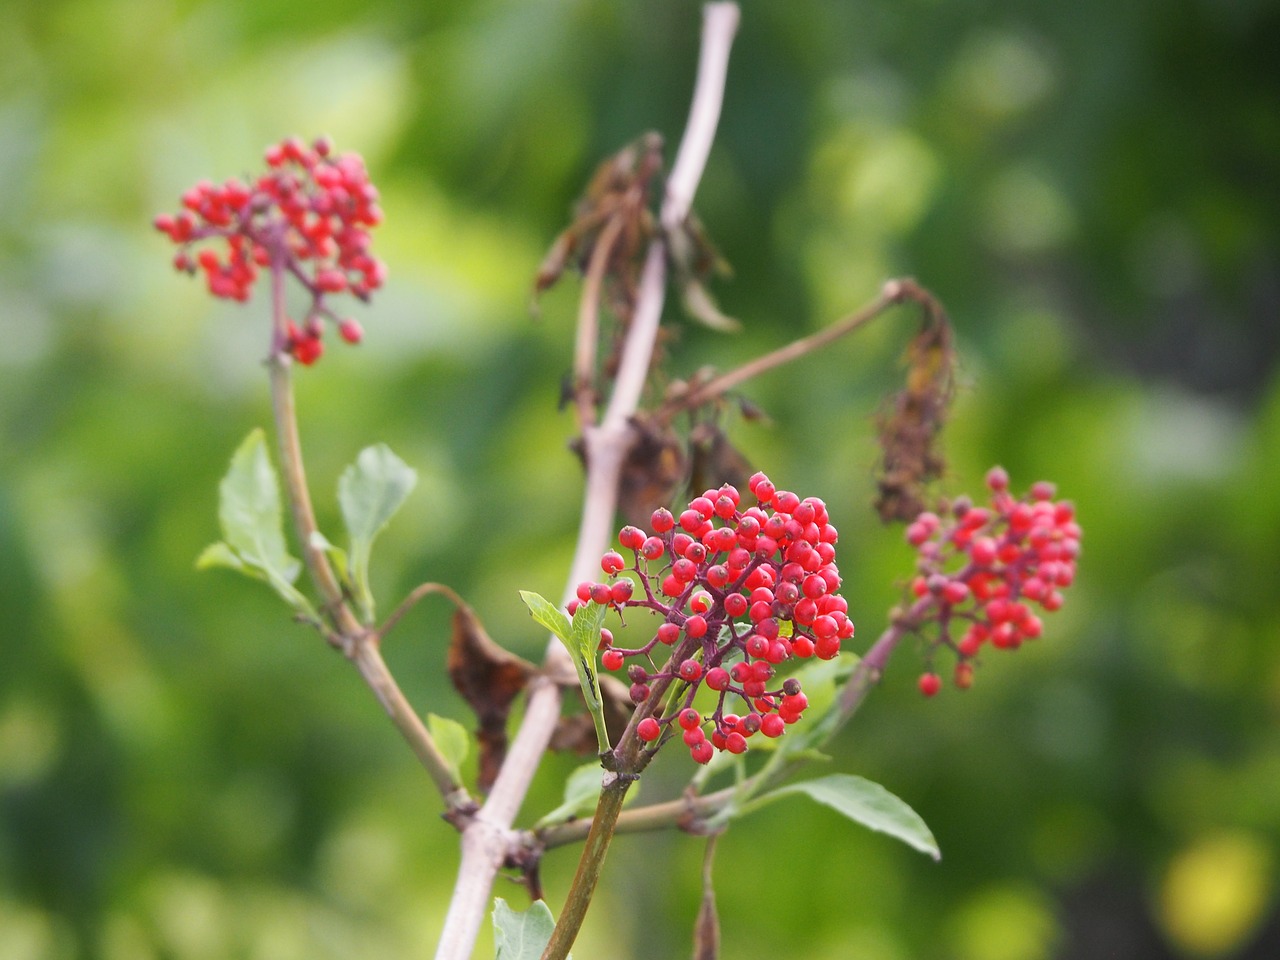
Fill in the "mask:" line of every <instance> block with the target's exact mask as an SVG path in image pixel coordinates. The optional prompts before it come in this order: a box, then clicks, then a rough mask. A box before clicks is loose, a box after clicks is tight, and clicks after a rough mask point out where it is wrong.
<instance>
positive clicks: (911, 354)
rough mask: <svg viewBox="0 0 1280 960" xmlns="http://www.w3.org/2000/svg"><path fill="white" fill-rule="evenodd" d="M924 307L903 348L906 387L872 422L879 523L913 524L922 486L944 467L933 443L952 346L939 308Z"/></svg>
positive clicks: (946, 401)
mask: <svg viewBox="0 0 1280 960" xmlns="http://www.w3.org/2000/svg"><path fill="white" fill-rule="evenodd" d="M924 307H925V317H924V324H923V325H922V327H921V329H920V332H919V333H917V334H916V336H915V337H914V338H913V339H912V340H911V343H910V344H909V345H908V346H907V351H906V357H905V360H906V365H907V383H906V387H905V389H903V390H902V391H901V392H899V393H897V394H895V395H894V396H893V397H891V398H890V399H889V400H888V402H887V404H886V409H885V410H883V411H882V413H881V414H880V416H879V418H878V419H879V431H880V437H879V439H880V448H881V451H882V459H881V469H880V476H879V477H878V479H877V486H878V488H879V496H878V498H877V500H876V509H877V510H878V511H879V513H880V519H881V520H883V521H884V522H885V523H890V522H892V521H894V520H903V521H909V520H913V519H915V517H916V516H917V515H918V514H919V513H920V511H922V510H923V509H924V508H925V502H924V488H925V485H926V484H928V483H929V482H930V481H931V480H934V479H936V478H937V477H938V476H940V475H941V474H942V471H943V470H944V469H945V466H946V462H945V460H944V459H943V457H942V454H941V453H939V452H938V451H937V449H936V442H937V438H938V435H939V433H940V432H941V430H942V425H943V423H945V422H946V418H947V411H948V408H949V407H950V404H951V398H952V395H953V393H954V372H955V363H956V356H955V347H954V346H953V344H952V336H951V325H950V323H949V322H948V320H947V317H946V314H944V313H943V312H942V309H941V307H940V306H938V304H937V303H936V301H933V300H932V298H929V299H928V300H926V301H925V302H924Z"/></svg>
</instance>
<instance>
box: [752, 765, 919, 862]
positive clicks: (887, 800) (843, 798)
mask: <svg viewBox="0 0 1280 960" xmlns="http://www.w3.org/2000/svg"><path fill="white" fill-rule="evenodd" d="M792 793H803V794H805V795H806V796H808V797H811V798H812V799H814V800H816V801H818V803H821V804H823V805H825V806H828V807H830V808H831V809H832V810H835V811H837V812H838V813H842V814H844V815H845V816H846V817H848V818H849V819H850V820H853V821H854V822H855V823H860V824H862V825H863V826H864V827H867V828H868V829H870V830H875V831H878V832H880V833H887V834H888V835H889V836H891V837H897V838H898V839H899V840H901V841H902V842H903V843H905V844H907V845H908V846H910V847H914V848H915V849H916V850H919V851H920V852H921V853H927V854H928V855H929V856H931V857H933V859H934V860H940V859H942V853H941V851H940V850H939V849H938V841H937V840H935V839H934V838H933V834H932V833H931V832H930V830H929V828H928V827H927V826H926V825H925V822H924V821H923V820H922V819H921V818H920V815H919V814H918V813H916V812H915V811H914V810H912V809H911V808H910V807H909V806H907V804H906V803H904V802H903V801H902V800H900V799H898V798H897V797H895V796H894V795H893V794H892V793H890V792H889V791H888V790H886V789H885V788H884V787H882V786H880V784H878V783H874V782H873V781H871V780H867V779H865V778H863V777H857V776H854V775H853V774H848V773H836V774H832V775H831V776H827V777H819V778H818V779H817V780H803V781H801V782H800V783H792V784H788V785H787V786H785V787H780V788H779V789H777V790H774V791H773V792H772V793H767V794H765V795H764V796H763V797H760V798H759V800H757V801H756V803H755V804H752V805H751V809H757V807H758V805H763V804H764V803H767V802H772V801H774V800H777V799H779V798H780V797H784V796H786V795H788V794H792Z"/></svg>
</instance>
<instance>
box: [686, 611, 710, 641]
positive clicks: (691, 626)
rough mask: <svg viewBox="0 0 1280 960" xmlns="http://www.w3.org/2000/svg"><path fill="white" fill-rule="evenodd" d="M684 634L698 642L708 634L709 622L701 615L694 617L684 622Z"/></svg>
mask: <svg viewBox="0 0 1280 960" xmlns="http://www.w3.org/2000/svg"><path fill="white" fill-rule="evenodd" d="M684 632H685V633H687V634H688V635H689V636H690V637H692V638H693V639H695V640H697V639H698V638H700V637H704V636H706V634H707V620H706V618H705V617H703V616H701V615H694V616H692V617H690V618H689V619H688V620H686V621H685V622H684Z"/></svg>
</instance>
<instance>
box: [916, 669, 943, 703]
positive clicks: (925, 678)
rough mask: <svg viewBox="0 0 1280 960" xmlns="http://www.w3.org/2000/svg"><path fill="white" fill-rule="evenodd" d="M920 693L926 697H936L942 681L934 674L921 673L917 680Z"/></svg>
mask: <svg viewBox="0 0 1280 960" xmlns="http://www.w3.org/2000/svg"><path fill="white" fill-rule="evenodd" d="M919 686H920V692H921V693H923V694H924V695H925V696H926V697H932V696H936V695H937V693H938V691H939V690H941V689H942V679H941V678H940V677H939V676H938V675H937V674H936V673H922V674H920V680H919Z"/></svg>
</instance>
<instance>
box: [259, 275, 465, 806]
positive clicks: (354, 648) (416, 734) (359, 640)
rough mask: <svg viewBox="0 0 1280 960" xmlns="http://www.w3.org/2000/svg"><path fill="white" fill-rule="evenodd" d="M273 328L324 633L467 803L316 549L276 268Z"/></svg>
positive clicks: (281, 431)
mask: <svg viewBox="0 0 1280 960" xmlns="http://www.w3.org/2000/svg"><path fill="white" fill-rule="evenodd" d="M271 283H272V288H271V291H272V308H273V321H274V322H273V324H272V329H273V330H274V331H275V335H274V339H275V340H276V342H275V343H274V345H273V349H272V351H271V356H270V357H269V358H268V359H267V367H268V370H269V371H270V381H271V410H272V414H273V416H274V419H275V426H276V440H277V445H278V448H279V453H280V463H281V473H282V474H283V477H284V488H285V496H286V497H287V498H288V500H289V508H290V511H291V513H292V514H293V526H294V531H295V533H296V534H297V537H298V543H299V547H300V549H301V550H302V556H303V558H304V560H305V562H306V565H307V570H308V572H309V573H310V575H311V580H312V582H313V583H314V584H315V587H316V590H317V591H318V592H319V593H320V596H321V597H322V598H323V601H324V603H323V609H324V614H325V616H326V618H327V619H328V621H329V628H331V630H330V629H328V628H327V629H326V632H327V633H328V634H329V636H330V637H331V638H334V639H335V640H336V645H337V646H338V647H339V648H340V649H341V650H342V652H343V654H344V655H345V656H346V657H347V659H348V660H350V661H351V662H352V663H353V664H354V665H355V667H356V669H358V670H359V671H360V675H361V676H362V677H363V678H364V681H365V683H366V684H368V686H369V689H370V690H372V691H373V693H374V696H376V697H377V698H378V702H379V703H380V704H382V708H383V709H384V710H385V711H386V712H387V716H388V717H389V718H390V719H391V722H392V723H393V724H395V727H396V729H397V730H399V731H400V734H401V736H403V737H404V739H405V740H406V741H407V742H408V744H409V746H410V748H412V750H413V752H414V755H415V756H417V758H418V759H419V761H421V763H422V765H423V767H425V768H426V771H427V773H428V775H430V777H431V780H432V782H433V783H434V784H435V785H436V788H437V789H438V790H439V791H440V795H441V796H442V797H444V799H445V804H446V806H447V807H448V808H449V810H450V811H451V812H452V811H455V810H459V809H464V808H467V807H469V806H471V805H472V803H471V799H470V797H469V796H468V795H467V791H466V789H465V788H464V787H463V786H462V784H461V783H459V782H457V780H455V779H454V776H453V774H452V773H451V772H450V770H449V764H448V762H447V761H446V760H445V758H444V755H443V754H442V753H441V752H440V750H439V748H438V747H437V746H436V742H435V740H434V738H433V737H432V736H431V734H430V732H429V731H428V730H427V728H426V726H425V725H424V724H423V722H422V720H421V719H419V717H418V714H417V712H416V711H415V710H414V709H413V707H412V706H411V705H410V704H409V702H408V701H407V700H406V699H405V696H404V694H403V693H402V692H401V691H400V688H399V686H398V685H397V684H396V682H395V678H394V677H393V676H392V675H391V671H390V670H389V669H388V668H387V665H386V662H385V661H384V660H383V659H382V655H381V653H379V651H378V634H376V633H374V632H372V631H370V630H367V629H366V628H365V627H364V626H363V625H362V624H361V623H360V621H359V620H358V619H357V618H356V616H355V614H354V613H353V612H352V611H351V607H350V605H349V604H348V603H347V599H346V596H345V595H344V593H343V590H342V586H341V585H340V584H339V583H338V578H337V577H336V576H335V575H334V572H333V567H332V566H330V564H329V558H328V557H327V556H326V555H325V552H324V550H323V549H322V548H320V547H318V546H317V545H316V536H315V534H316V533H317V531H318V527H317V525H316V518H315V512H314V510H313V509H312V506H311V493H310V490H309V488H308V487H307V476H306V468H305V467H304V465H303V460H302V441H301V438H300V437H299V433H298V416H297V408H296V405H295V403H294V395H293V378H292V366H293V360H292V359H291V358H290V357H289V355H288V354H287V353H286V352H285V350H284V349H283V346H282V341H281V340H280V339H279V337H280V333H281V331H283V330H284V323H285V320H284V272H283V270H281V269H280V268H279V267H277V266H273V268H272V270H271Z"/></svg>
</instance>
